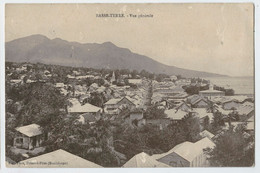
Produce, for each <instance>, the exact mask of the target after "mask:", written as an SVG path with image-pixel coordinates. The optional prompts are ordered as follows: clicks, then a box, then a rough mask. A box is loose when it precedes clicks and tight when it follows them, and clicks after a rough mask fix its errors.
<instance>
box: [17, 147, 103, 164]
mask: <svg viewBox="0 0 260 173" xmlns="http://www.w3.org/2000/svg"><path fill="white" fill-rule="evenodd" d="M18 165H19V166H20V167H31V168H39V167H48V168H50V167H52V168H82V167H83V168H102V167H101V166H100V165H97V164H95V163H93V162H90V161H88V160H85V159H83V158H81V157H78V156H76V155H74V154H71V153H69V152H67V151H64V150H62V149H59V150H56V151H53V152H50V153H47V154H43V155H40V156H37V157H32V158H30V159H27V160H23V161H21V162H19V164H18Z"/></svg>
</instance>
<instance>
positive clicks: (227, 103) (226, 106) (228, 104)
mask: <svg viewBox="0 0 260 173" xmlns="http://www.w3.org/2000/svg"><path fill="white" fill-rule="evenodd" d="M239 105H240V103H239V102H238V100H235V99H231V100H227V101H225V102H223V103H222V107H223V109H225V110H231V109H232V108H238V107H239Z"/></svg>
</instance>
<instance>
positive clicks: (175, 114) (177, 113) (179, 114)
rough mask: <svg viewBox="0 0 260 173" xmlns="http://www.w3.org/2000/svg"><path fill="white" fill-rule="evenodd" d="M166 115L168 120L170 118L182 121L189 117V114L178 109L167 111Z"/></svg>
mask: <svg viewBox="0 0 260 173" xmlns="http://www.w3.org/2000/svg"><path fill="white" fill-rule="evenodd" d="M164 113H165V114H166V115H167V118H170V119H172V120H181V119H182V118H184V117H185V115H187V112H185V111H183V110H176V109H169V110H165V112H164Z"/></svg>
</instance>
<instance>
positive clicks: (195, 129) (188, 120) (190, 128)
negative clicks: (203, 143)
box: [179, 113, 200, 142]
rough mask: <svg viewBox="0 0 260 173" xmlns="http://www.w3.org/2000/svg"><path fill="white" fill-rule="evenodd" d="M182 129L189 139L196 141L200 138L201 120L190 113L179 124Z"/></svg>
mask: <svg viewBox="0 0 260 173" xmlns="http://www.w3.org/2000/svg"><path fill="white" fill-rule="evenodd" d="M179 127H180V130H182V131H183V133H184V134H183V136H185V137H186V140H187V141H190V142H196V141H198V140H199V139H200V135H199V133H200V120H199V118H198V117H196V116H194V115H193V114H192V113H188V114H187V115H186V116H185V117H184V118H183V119H182V121H181V122H180V124H179Z"/></svg>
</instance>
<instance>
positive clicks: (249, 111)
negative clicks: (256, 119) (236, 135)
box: [235, 105, 255, 121]
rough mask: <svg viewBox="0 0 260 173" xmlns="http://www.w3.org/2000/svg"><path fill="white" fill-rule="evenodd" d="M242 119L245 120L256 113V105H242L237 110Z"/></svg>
mask: <svg viewBox="0 0 260 173" xmlns="http://www.w3.org/2000/svg"><path fill="white" fill-rule="evenodd" d="M235 111H236V112H237V114H238V117H239V120H240V121H245V120H247V119H249V118H250V117H252V116H254V115H255V109H254V106H251V105H240V106H239V107H238V108H237V109H236V110H235Z"/></svg>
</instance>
